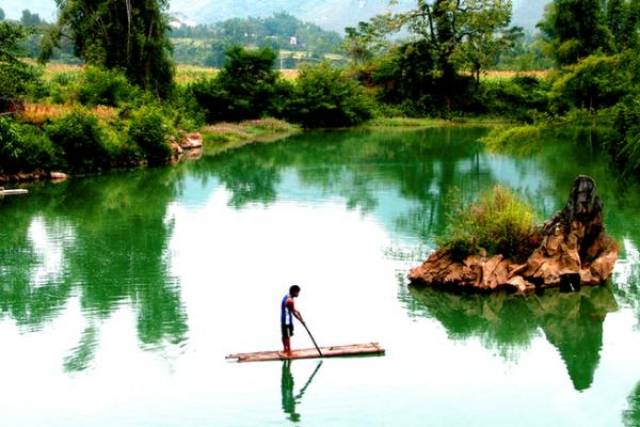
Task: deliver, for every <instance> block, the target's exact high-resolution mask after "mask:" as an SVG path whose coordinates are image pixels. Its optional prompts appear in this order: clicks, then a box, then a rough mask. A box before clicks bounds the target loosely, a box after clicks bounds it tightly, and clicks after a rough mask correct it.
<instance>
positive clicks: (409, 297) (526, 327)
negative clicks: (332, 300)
mask: <svg viewBox="0 0 640 427" xmlns="http://www.w3.org/2000/svg"><path fill="white" fill-rule="evenodd" d="M401 289H406V288H404V287H402V288H401ZM400 299H401V300H402V301H403V302H404V303H405V305H406V307H407V308H408V310H409V311H410V313H411V315H412V316H421V317H428V318H433V319H436V320H438V321H439V322H440V323H442V325H443V326H444V327H445V329H446V330H447V333H448V334H449V337H450V338H451V339H455V340H465V339H468V338H471V337H478V338H480V341H481V342H482V344H483V345H484V346H485V347H486V348H489V349H492V350H497V351H498V353H499V354H500V355H501V356H502V357H505V358H507V359H513V358H515V357H516V356H517V353H518V351H519V350H520V349H525V348H527V347H528V346H529V345H530V343H531V341H532V339H533V338H534V337H536V336H537V335H538V334H539V332H540V331H541V332H542V333H543V334H544V336H545V337H546V339H547V340H548V341H549V343H550V344H551V345H553V346H554V347H555V348H556V349H557V350H558V352H559V353H560V357H561V358H562V360H563V361H564V364H565V365H566V367H567V372H568V374H569V377H570V378H571V381H572V382H573V386H574V388H575V389H576V390H578V391H582V390H586V389H588V388H589V387H590V386H591V384H592V382H593V377H594V373H595V370H596V368H597V367H598V364H599V362H600V351H601V349H602V326H603V323H604V319H605V317H606V315H607V314H608V313H611V312H614V311H616V310H617V308H618V306H617V303H616V300H615V297H614V295H613V292H612V290H611V288H610V287H608V286H602V287H593V288H583V289H582V290H581V291H580V292H576V293H560V292H558V291H553V292H549V291H548V292H546V293H544V294H542V295H532V296H529V297H516V296H512V295H507V294H505V293H501V294H495V295H460V294H453V293H448V292H442V291H438V290H434V289H430V288H427V289H415V288H409V290H408V291H406V290H402V291H401V294H400Z"/></svg>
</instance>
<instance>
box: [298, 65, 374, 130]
mask: <svg viewBox="0 0 640 427" xmlns="http://www.w3.org/2000/svg"><path fill="white" fill-rule="evenodd" d="M370 117H371V106H370V103H369V100H368V99H367V97H366V96H365V94H364V92H363V90H362V88H361V87H359V86H358V85H357V83H356V82H355V81H353V80H352V79H350V78H349V77H348V76H346V75H345V74H344V73H342V72H341V71H340V70H337V69H335V68H332V67H331V66H330V65H328V64H321V65H318V66H307V67H304V68H303V69H302V71H301V72H300V75H299V76H298V80H297V82H296V85H295V87H294V89H293V93H292V96H291V101H290V102H289V104H288V106H287V118H289V119H290V120H292V121H294V122H296V123H300V124H302V126H304V127H306V128H318V127H346V126H354V125H357V124H360V123H362V122H364V121H365V120H367V119H369V118H370Z"/></svg>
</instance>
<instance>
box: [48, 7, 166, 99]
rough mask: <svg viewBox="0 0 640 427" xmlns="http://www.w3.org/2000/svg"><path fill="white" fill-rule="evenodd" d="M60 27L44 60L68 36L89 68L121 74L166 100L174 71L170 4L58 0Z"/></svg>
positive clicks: (49, 36) (55, 28) (52, 32)
mask: <svg viewBox="0 0 640 427" xmlns="http://www.w3.org/2000/svg"><path fill="white" fill-rule="evenodd" d="M56 2H57V4H58V8H59V10H60V12H59V15H58V22H57V25H56V26H55V27H54V28H53V29H52V30H51V31H50V32H49V33H48V34H47V36H46V37H44V39H43V44H42V48H43V49H42V53H43V54H42V59H43V60H46V59H48V57H50V55H51V53H52V51H53V47H55V46H57V45H58V43H59V40H60V37H61V36H62V35H63V34H64V35H65V36H69V37H71V38H72V40H73V43H74V51H75V53H76V55H77V56H79V57H80V58H82V59H83V60H84V61H85V62H87V63H89V64H94V65H100V66H104V67H106V68H109V69H114V68H120V69H123V70H124V71H125V74H126V75H127V77H128V78H129V79H130V80H131V81H132V82H133V83H135V84H137V85H139V86H141V87H143V88H144V89H147V90H149V91H151V92H153V93H154V94H156V95H159V96H162V97H166V96H168V95H169V93H170V92H171V89H172V86H173V75H174V66H173V63H172V61H171V57H170V54H171V44H170V42H169V40H168V38H167V31H168V30H169V23H168V18H167V16H166V14H165V13H164V11H165V10H166V9H167V7H168V1H167V0H124V1H120V0H56Z"/></svg>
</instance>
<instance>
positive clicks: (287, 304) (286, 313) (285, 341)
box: [280, 285, 304, 356]
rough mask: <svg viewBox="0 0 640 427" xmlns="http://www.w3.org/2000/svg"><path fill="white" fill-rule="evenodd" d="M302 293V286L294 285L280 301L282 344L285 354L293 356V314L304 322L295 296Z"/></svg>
mask: <svg viewBox="0 0 640 427" xmlns="http://www.w3.org/2000/svg"><path fill="white" fill-rule="evenodd" d="M298 295H300V286H298V285H293V286H291V287H290V288H289V293H288V294H287V295H285V296H284V298H282V302H281V303H280V329H281V330H282V345H283V347H284V354H285V355H287V356H291V337H292V336H293V316H295V317H296V319H298V320H299V321H300V323H303V324H304V320H302V316H301V315H300V312H299V311H298V310H296V308H295V304H294V302H293V299H294V298H297V297H298Z"/></svg>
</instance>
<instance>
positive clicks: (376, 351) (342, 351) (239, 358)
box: [225, 342, 385, 362]
mask: <svg viewBox="0 0 640 427" xmlns="http://www.w3.org/2000/svg"><path fill="white" fill-rule="evenodd" d="M320 350H321V351H322V358H329V357H351V356H382V355H384V352H385V350H384V348H382V347H380V344H378V343H375V342H372V343H367V344H351V345H337V346H333V347H320ZM318 358H320V355H319V354H318V350H316V349H315V348H305V349H301V350H293V351H292V352H291V355H290V356H286V355H285V354H284V353H283V352H281V351H258V352H255V353H237V354H230V355H228V356H227V357H225V359H227V360H231V361H236V362H268V361H274V360H293V359H318Z"/></svg>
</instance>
